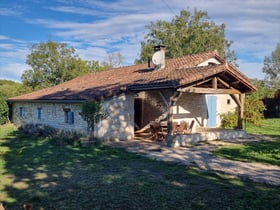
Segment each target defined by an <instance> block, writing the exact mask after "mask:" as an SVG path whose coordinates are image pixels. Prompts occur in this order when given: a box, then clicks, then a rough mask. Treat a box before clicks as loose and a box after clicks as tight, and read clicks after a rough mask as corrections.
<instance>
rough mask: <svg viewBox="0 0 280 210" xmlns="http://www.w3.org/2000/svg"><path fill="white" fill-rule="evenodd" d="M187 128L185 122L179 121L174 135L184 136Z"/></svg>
mask: <svg viewBox="0 0 280 210" xmlns="http://www.w3.org/2000/svg"><path fill="white" fill-rule="evenodd" d="M187 127H188V124H187V122H186V121H184V120H183V121H181V122H180V125H179V127H178V129H177V132H176V133H177V134H184V133H185V130H186V129H187Z"/></svg>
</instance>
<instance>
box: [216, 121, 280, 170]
mask: <svg viewBox="0 0 280 210" xmlns="http://www.w3.org/2000/svg"><path fill="white" fill-rule="evenodd" d="M246 130H247V132H248V133H252V134H262V135H268V136H270V137H271V138H272V140H265V139H263V140H262V141H260V142H251V143H246V144H244V145H230V146H226V147H223V148H221V149H219V150H217V151H215V152H214V154H215V155H217V156H220V157H225V158H229V159H232V160H240V161H255V162H261V163H268V164H273V165H278V166H280V118H278V119H265V120H263V121H262V122H261V125H260V126H253V125H248V127H247V128H246ZM260 138H261V137H260Z"/></svg>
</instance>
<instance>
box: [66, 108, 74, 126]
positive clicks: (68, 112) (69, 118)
mask: <svg viewBox="0 0 280 210" xmlns="http://www.w3.org/2000/svg"><path fill="white" fill-rule="evenodd" d="M64 116H65V123H67V124H69V125H71V124H74V112H71V109H64Z"/></svg>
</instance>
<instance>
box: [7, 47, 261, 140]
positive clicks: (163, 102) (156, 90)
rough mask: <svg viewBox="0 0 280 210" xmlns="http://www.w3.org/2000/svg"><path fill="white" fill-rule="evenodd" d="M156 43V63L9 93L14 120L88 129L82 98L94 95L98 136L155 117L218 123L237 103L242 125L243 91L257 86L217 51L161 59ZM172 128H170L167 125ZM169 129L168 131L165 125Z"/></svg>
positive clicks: (130, 131)
mask: <svg viewBox="0 0 280 210" xmlns="http://www.w3.org/2000/svg"><path fill="white" fill-rule="evenodd" d="M164 55H165V54H164V48H163V47H161V46H159V47H158V48H157V52H156V53H155V54H154V56H153V63H154V65H150V63H148V64H139V65H132V66H127V67H120V68H116V69H111V70H106V71H101V72H94V73H90V74H87V75H84V76H80V77H78V78H75V79H73V80H71V81H67V82H64V83H62V84H59V85H56V86H53V87H49V88H46V89H42V90H38V91H35V92H32V93H28V94H25V95H21V96H17V97H13V98H10V99H9V100H8V101H9V103H10V105H11V107H12V122H13V123H14V124H16V125H22V124H46V125H50V126H52V127H55V128H58V129H62V130H67V131H77V132H86V130H87V124H86V122H85V121H84V120H83V119H82V118H81V116H80V115H79V112H80V111H81V104H82V103H83V102H84V101H87V100H98V101H101V102H102V106H103V107H104V108H105V110H107V112H109V113H110V115H109V117H108V118H106V119H105V120H102V121H101V122H100V123H99V124H98V125H97V126H96V129H95V130H96V135H97V136H99V137H100V138H102V139H112V140H130V139H133V138H134V133H135V131H136V130H141V129H142V130H144V129H145V128H147V127H148V125H149V123H150V122H151V121H153V120H161V119H166V120H167V122H169V124H168V125H169V126H170V122H171V121H178V122H179V121H181V120H186V121H191V120H194V121H195V126H194V127H195V128H197V129H198V128H205V127H218V126H219V125H220V116H219V114H221V113H225V112H228V111H233V110H235V108H236V107H237V108H238V110H239V112H238V119H239V120H238V124H237V127H238V128H240V129H241V128H242V118H243V110H244V108H243V104H244V98H245V93H248V92H251V91H255V90H256V88H255V86H254V85H253V84H252V83H251V81H250V80H249V79H248V78H247V77H246V76H245V75H243V74H242V73H241V72H240V71H239V70H238V69H236V68H235V67H234V66H233V65H231V64H229V63H228V62H226V61H225V59H224V58H222V57H221V56H220V55H218V53H217V52H216V51H212V52H205V53H200V54H194V55H188V56H183V57H179V58H174V59H165V56H164ZM169 130H170V129H169ZM169 133H170V131H169Z"/></svg>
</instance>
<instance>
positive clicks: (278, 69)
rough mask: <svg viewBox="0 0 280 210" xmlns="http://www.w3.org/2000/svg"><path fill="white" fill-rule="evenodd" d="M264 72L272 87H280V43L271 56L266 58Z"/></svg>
mask: <svg viewBox="0 0 280 210" xmlns="http://www.w3.org/2000/svg"><path fill="white" fill-rule="evenodd" d="M263 72H264V73H265V74H266V78H265V80H266V81H267V83H268V85H269V86H270V87H272V88H275V89H277V88H279V87H280V43H277V45H276V48H275V50H274V51H273V52H272V53H271V55H270V56H266V57H265V58H264V66H263Z"/></svg>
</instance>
